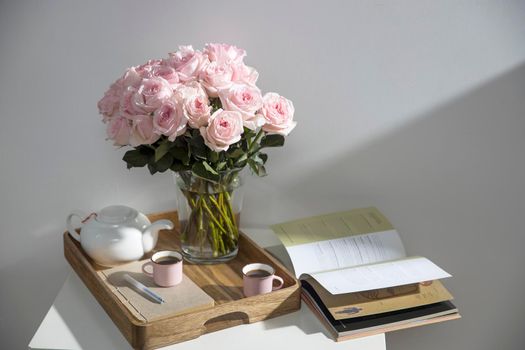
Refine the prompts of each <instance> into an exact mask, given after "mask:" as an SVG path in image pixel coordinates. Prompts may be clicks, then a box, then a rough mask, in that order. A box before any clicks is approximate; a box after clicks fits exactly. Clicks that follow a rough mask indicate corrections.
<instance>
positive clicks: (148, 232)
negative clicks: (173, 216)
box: [142, 220, 173, 253]
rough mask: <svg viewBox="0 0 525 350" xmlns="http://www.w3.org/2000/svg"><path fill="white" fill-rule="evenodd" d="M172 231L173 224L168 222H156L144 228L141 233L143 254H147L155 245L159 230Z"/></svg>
mask: <svg viewBox="0 0 525 350" xmlns="http://www.w3.org/2000/svg"><path fill="white" fill-rule="evenodd" d="M171 229H173V222H171V221H170V220H158V221H155V222H154V223H152V224H151V225H149V226H148V227H146V229H145V230H144V232H142V246H143V248H144V253H149V252H150V251H151V250H152V249H153V248H154V247H155V245H156V244H157V240H158V238H159V230H171Z"/></svg>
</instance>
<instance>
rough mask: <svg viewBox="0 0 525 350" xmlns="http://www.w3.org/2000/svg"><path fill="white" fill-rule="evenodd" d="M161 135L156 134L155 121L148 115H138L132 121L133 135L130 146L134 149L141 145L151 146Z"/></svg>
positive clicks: (130, 138)
mask: <svg viewBox="0 0 525 350" xmlns="http://www.w3.org/2000/svg"><path fill="white" fill-rule="evenodd" d="M159 137H160V135H159V134H157V133H155V130H154V128H153V119H152V118H151V117H150V116H148V115H136V116H133V119H132V128H131V135H130V137H129V144H130V145H131V146H133V147H137V146H139V145H151V144H152V143H154V142H155V141H157V140H158V139H159Z"/></svg>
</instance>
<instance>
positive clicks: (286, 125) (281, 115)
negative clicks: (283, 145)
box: [261, 92, 297, 136]
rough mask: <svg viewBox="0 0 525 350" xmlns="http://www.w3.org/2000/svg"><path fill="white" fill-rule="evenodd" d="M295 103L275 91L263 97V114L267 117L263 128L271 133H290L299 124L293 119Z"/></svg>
mask: <svg viewBox="0 0 525 350" xmlns="http://www.w3.org/2000/svg"><path fill="white" fill-rule="evenodd" d="M294 111H295V109H294V107H293V103H292V101H290V100H287V99H286V98H284V97H282V96H279V95H278V94H276V93H275V92H269V93H267V94H266V95H264V97H263V107H262V109H261V114H262V115H263V117H264V119H265V122H266V123H265V124H264V125H263V127H262V129H263V130H264V131H266V132H269V133H275V134H281V135H284V136H286V135H288V134H289V133H290V131H292V130H293V128H295V125H297V123H296V122H294V121H293V114H294Z"/></svg>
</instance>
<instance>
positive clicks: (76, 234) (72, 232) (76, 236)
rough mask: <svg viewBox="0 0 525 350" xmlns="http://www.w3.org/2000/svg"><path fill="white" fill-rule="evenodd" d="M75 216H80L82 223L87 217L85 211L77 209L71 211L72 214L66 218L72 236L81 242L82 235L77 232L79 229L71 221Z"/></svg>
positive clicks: (68, 230)
mask: <svg viewBox="0 0 525 350" xmlns="http://www.w3.org/2000/svg"><path fill="white" fill-rule="evenodd" d="M73 216H78V217H79V218H80V222H82V223H83V222H84V221H85V220H86V218H87V217H86V214H85V213H83V212H81V211H78V210H75V211H73V212H71V214H69V215H68V216H67V219H66V227H67V232H69V234H70V235H71V237H73V238H74V239H76V240H77V241H79V242H80V235H79V234H78V233H77V231H76V230H75V227H74V226H73V224H72V223H71V219H73Z"/></svg>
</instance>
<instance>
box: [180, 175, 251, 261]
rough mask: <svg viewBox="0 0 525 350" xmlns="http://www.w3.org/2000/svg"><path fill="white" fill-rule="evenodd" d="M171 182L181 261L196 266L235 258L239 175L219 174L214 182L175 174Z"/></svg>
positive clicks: (237, 231)
mask: <svg viewBox="0 0 525 350" xmlns="http://www.w3.org/2000/svg"><path fill="white" fill-rule="evenodd" d="M175 179H176V183H177V185H178V189H179V191H178V198H177V199H178V215H179V221H180V223H181V226H180V227H181V248H182V255H183V256H184V258H185V259H186V260H187V261H190V262H193V263H198V264H214V263H222V262H226V261H228V260H231V259H233V258H235V256H236V255H237V252H238V242H239V220H240V212H241V209H242V200H243V191H242V187H241V185H242V179H241V175H240V174H239V171H238V170H236V171H230V172H226V173H222V174H220V177H219V180H218V181H217V182H212V181H209V180H207V179H203V178H201V177H198V176H195V175H193V174H192V173H191V171H181V172H177V173H175Z"/></svg>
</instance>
